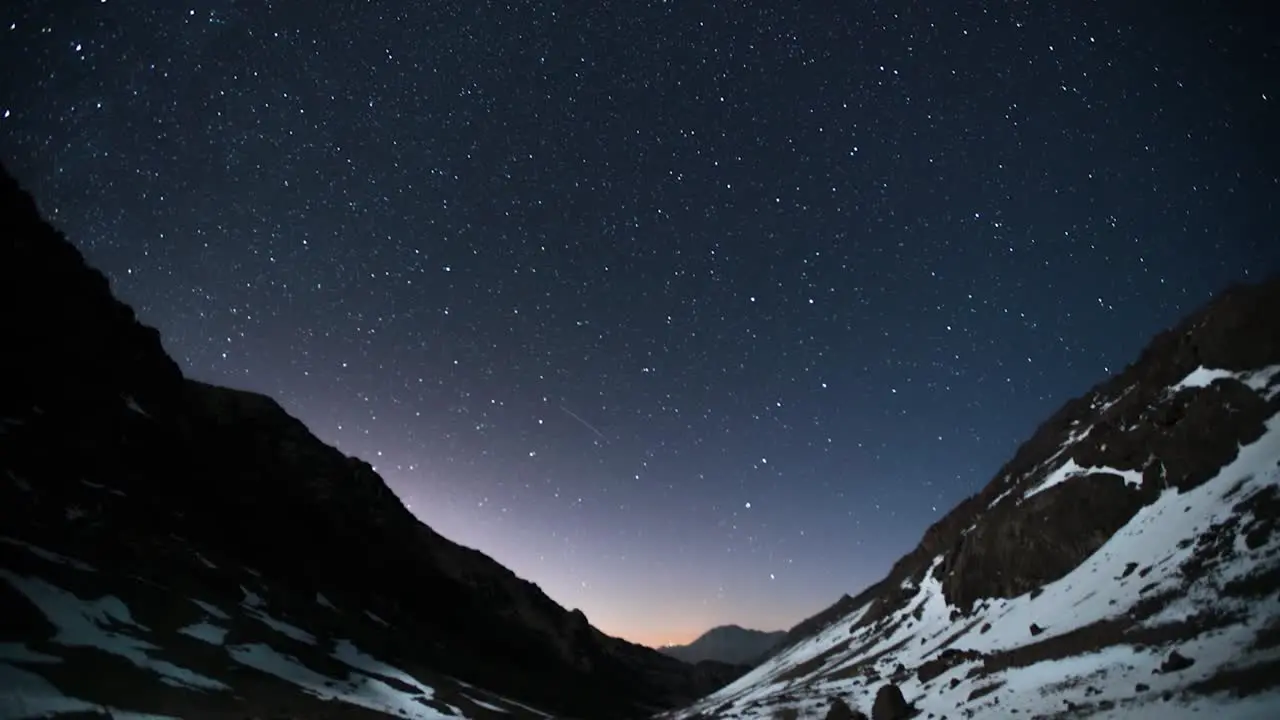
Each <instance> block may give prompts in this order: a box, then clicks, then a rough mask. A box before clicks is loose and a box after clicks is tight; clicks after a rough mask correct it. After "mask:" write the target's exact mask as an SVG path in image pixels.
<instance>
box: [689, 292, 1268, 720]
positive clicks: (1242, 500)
mask: <svg viewBox="0 0 1280 720" xmlns="http://www.w3.org/2000/svg"><path fill="white" fill-rule="evenodd" d="M1278 318H1280V278H1273V279H1270V280H1268V281H1266V282H1263V283H1259V284H1256V285H1243V286H1238V287H1234V288H1231V289H1229V290H1228V291H1226V292H1224V293H1222V294H1221V295H1220V296H1219V297H1217V298H1215V299H1214V300H1213V301H1212V302H1210V303H1209V304H1208V305H1206V306H1205V307H1204V308H1203V309H1201V310H1199V311H1198V312H1196V313H1194V314H1193V315H1191V316H1190V317H1189V318H1187V319H1186V320H1185V321H1183V322H1182V323H1180V324H1179V325H1178V326H1176V327H1174V328H1172V329H1170V330H1168V331H1166V332H1163V333H1161V334H1159V335H1158V336H1156V337H1155V339H1154V340H1153V341H1152V342H1151V343H1150V344H1149V345H1148V347H1147V348H1146V349H1145V350H1144V351H1143V353H1142V354H1141V356H1140V357H1139V358H1138V359H1137V360H1136V361H1135V362H1133V363H1132V364H1130V365H1129V366H1128V367H1126V368H1125V369H1124V370H1123V371H1122V372H1120V373H1119V374H1117V375H1116V376H1114V377H1112V378H1110V379H1109V380H1107V381H1106V382H1103V383H1101V384H1100V385H1098V386H1096V387H1095V388H1093V389H1092V390H1091V391H1090V392H1089V393H1087V394H1086V395H1084V396H1083V397H1080V398H1077V399H1074V400H1072V401H1070V402H1068V403H1067V404H1066V405H1064V406H1063V407H1062V408H1061V409H1060V410H1059V411H1058V412H1056V413H1055V414H1054V415H1053V416H1052V417H1050V418H1049V420H1048V421H1046V422H1045V423H1044V424H1043V425H1041V427H1040V428H1039V429H1038V430H1037V431H1036V432H1035V433H1034V434H1033V435H1032V437H1031V438H1030V439H1029V440H1028V441H1027V442H1026V443H1024V444H1023V445H1022V446H1021V447H1020V448H1019V450H1018V451H1017V453H1016V454H1015V455H1014V457H1013V458H1012V459H1011V460H1010V461H1009V462H1008V463H1007V464H1006V465H1005V466H1004V467H1003V468H1001V470H1000V471H999V472H998V473H997V475H996V476H995V478H994V479H993V480H992V481H991V482H990V483H989V484H988V485H987V486H986V487H985V488H983V490H982V491H981V492H979V493H978V494H976V495H974V496H972V497H970V498H968V499H967V500H965V501H964V502H962V503H960V505H958V506H957V507H956V508H955V509H953V510H952V511H951V512H950V513H948V514H947V515H946V516H945V517H943V518H942V519H941V520H939V521H938V522H937V523H935V524H934V525H933V526H932V527H930V528H929V529H928V530H927V531H926V532H925V533H924V537H923V538H922V539H921V542H920V544H919V545H918V546H917V547H916V548H915V549H914V550H913V551H911V552H910V553H908V554H907V555H906V556H904V557H903V558H902V559H901V560H899V561H898V562H897V563H896V564H895V565H894V566H893V568H892V569H891V570H890V572H889V573H888V575H887V576H886V577H885V578H884V579H883V580H882V581H880V582H879V583H876V584H875V585H873V586H872V587H870V588H868V589H867V590H866V591H864V592H863V593H861V594H860V595H859V596H858V597H857V598H849V597H848V596H846V597H845V598H842V599H841V601H840V602H838V603H836V605H833V606H832V607H831V608H829V609H828V610H826V611H824V612H823V613H821V614H820V615H819V616H815V617H814V618H811V619H810V620H808V621H805V622H804V623H801V624H800V625H799V626H797V629H795V630H793V632H792V633H790V634H789V636H788V642H787V643H786V644H785V645H784V646H783V647H782V648H781V649H780V650H779V652H778V653H776V654H775V655H774V656H773V657H772V658H770V660H769V661H767V662H765V663H764V664H763V665H761V666H760V667H758V668H756V669H755V670H753V671H752V672H751V673H749V674H748V675H746V676H744V677H743V678H741V679H739V680H738V681H736V682H734V683H732V684H731V685H730V686H728V687H726V688H724V689H722V690H721V691H719V692H717V693H714V694H713V695H711V696H710V697H709V698H706V699H704V700H703V701H701V702H699V703H697V704H695V705H694V706H692V707H690V708H689V709H687V710H686V711H684V712H683V713H677V714H676V715H673V716H672V717H681V718H693V717H702V718H756V717H774V716H782V715H790V714H793V713H794V714H795V716H796V717H824V716H825V713H828V712H837V710H834V709H833V708H834V707H835V705H834V704H833V703H835V701H837V700H838V701H839V703H840V704H844V705H847V706H849V707H851V708H862V709H864V710H866V711H870V712H871V713H872V717H875V718H888V717H906V716H914V715H916V714H920V715H921V716H925V717H943V716H946V717H985V716H990V715H992V714H995V715H1000V716H1012V715H1014V714H1024V715H1029V716H1033V717H1086V716H1093V715H1098V716H1109V715H1108V714H1114V715H1115V716H1123V717H1130V716H1132V715H1134V714H1135V713H1137V714H1139V716H1142V715H1141V714H1142V713H1149V714H1150V715H1151V716H1152V717H1161V718H1166V717H1181V716H1183V715H1184V714H1185V715H1190V714H1194V713H1196V712H1199V711H1202V710H1205V709H1206V708H1210V707H1216V706H1218V705H1222V706H1225V707H1230V708H1231V712H1232V713H1234V714H1232V715H1231V716H1232V717H1247V716H1248V717H1251V716H1257V717H1275V716H1277V715H1280V692H1278V691H1280V687H1277V681H1276V678H1280V672H1277V670H1280V665H1277V664H1276V663H1277V662H1280V652H1278V651H1277V639H1278V636H1277V629H1278V628H1280V533H1277V532H1276V526H1277V522H1280V414H1278V413H1280V320H1278ZM1153 673H1154V674H1153ZM890 687H892V688H894V692H899V693H901V694H903V695H904V696H905V700H904V703H902V704H901V706H900V707H898V709H897V710H889V709H885V708H886V707H888V706H890V705H896V704H895V703H894V702H892V701H891V700H882V692H888V691H886V690H885V688H890ZM890 695H892V693H890ZM886 703H887V704H886ZM1251 713H1255V714H1256V715H1254V714H1251Z"/></svg>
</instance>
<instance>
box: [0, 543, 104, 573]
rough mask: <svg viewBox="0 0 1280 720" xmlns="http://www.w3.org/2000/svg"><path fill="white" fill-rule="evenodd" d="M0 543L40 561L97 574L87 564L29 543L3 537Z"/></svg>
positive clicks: (94, 569)
mask: <svg viewBox="0 0 1280 720" xmlns="http://www.w3.org/2000/svg"><path fill="white" fill-rule="evenodd" d="M0 542H2V543H7V544H9V545H13V546H14V547H20V548H22V549H23V550H26V551H27V552H29V553H31V554H32V555H35V556H36V557H38V558H40V559H41V560H47V561H49V562H51V563H57V564H59V565H66V566H67V567H72V568H75V569H76V570H80V571H83V572H97V569H96V568H94V567H93V566H92V565H90V564H88V563H85V562H80V561H79V560H76V559H75V558H73V557H68V556H66V555H60V554H58V553H56V552H53V551H52V550H45V549H44V548H42V547H39V546H36V545H32V544H31V543H27V542H23V541H21V540H16V539H14V538H11V537H4V536H0Z"/></svg>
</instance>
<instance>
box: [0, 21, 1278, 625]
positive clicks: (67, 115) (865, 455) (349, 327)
mask: <svg viewBox="0 0 1280 720" xmlns="http://www.w3.org/2000/svg"><path fill="white" fill-rule="evenodd" d="M266 5H268V7H263V6H260V5H259V3H255V2H241V1H237V0H200V1H196V2H173V1H172V0H138V1H136V2H135V1H131V2H125V1H123V0H110V1H106V0H102V1H99V0H82V1H80V2H62V3H49V2H35V1H34V0H17V1H16V2H15V1H14V0H8V1H7V2H4V3H3V5H0V23H2V24H0V159H3V161H4V162H5V163H6V164H8V166H9V167H10V169H11V171H13V172H14V173H15V174H16V175H17V176H18V177H19V179H20V180H21V181H22V182H23V183H24V184H25V185H26V186H27V187H28V188H29V189H30V190H31V191H32V192H33V193H34V194H35V195H36V197H37V199H38V201H39V202H40V204H41V206H42V208H43V209H44V211H45V212H46V213H47V214H48V215H49V216H50V217H51V218H52V219H53V221H54V222H55V224H56V225H58V226H59V227H60V228H61V229H63V230H64V231H65V232H66V233H67V234H68V235H69V236H70V238H71V239H72V240H73V241H74V242H75V243H76V244H77V245H78V246H79V247H81V248H82V249H83V250H84V252H85V253H86V255H87V256H88V258H89V260H90V262H91V263H93V264H94V265H96V266H98V267H100V268H102V269H103V270H104V271H105V272H106V273H107V274H108V276H109V277H110V278H111V280H112V282H113V287H114V288H115V291H116V293H117V294H118V295H119V296H120V297H121V298H122V299H124V300H125V301H126V302H129V303H130V304H132V305H133V306H134V307H135V308H136V309H137V310H138V312H139V315H140V317H141V318H142V320H143V321H144V322H147V323H149V324H152V325H155V326H156V327H158V328H159V329H160V331H161V333H162V334H163V336H164V339H165V346H166V348H167V349H168V350H169V352H170V353H171V354H172V355H173V356H174V357H175V359H176V360H177V361H178V362H179V363H180V364H181V366H182V367H183V368H184V370H185V371H186V372H187V373H188V374H189V375H190V376H192V377H195V378H198V379H201V380H206V381H211V382H216V383H220V384H225V385H231V386H235V387H241V388H248V389H252V390H256V391H261V392H264V393H268V394H270V395H272V396H274V397H276V398H277V399H279V400H280V401H281V403H282V404H283V405H284V407H285V408H286V409H287V410H289V411H290V412H291V413H293V414H295V415H297V416H298V417H300V418H302V419H303V420H304V421H305V422H306V423H307V424H308V425H309V426H310V427H311V429H312V430H313V431H314V432H315V433H316V434H317V435H318V436H319V437H320V438H322V439H323V440H325V441H327V442H330V443H334V444H336V445H337V446H338V447H339V448H340V449H342V450H343V451H344V452H346V453H349V454H353V455H358V456H361V457H364V458H366V459H368V460H369V461H370V462H372V463H373V464H374V465H375V467H376V468H377V470H378V471H379V473H381V474H382V476H383V477H384V478H385V479H386V481H387V482H388V484H390V486H391V487H392V488H393V489H394V490H395V491H396V492H397V493H398V494H399V495H400V497H401V498H403V499H404V501H405V503H406V504H407V505H409V507H410V508H411V509H412V510H413V512H414V513H416V514H417V516H418V517H420V518H421V519H422V520H423V521H424V522H426V523H428V524H430V525H431V526H433V527H434V528H436V529H437V530H439V531H440V532H442V533H443V534H444V535H446V536H447V537H450V538H452V539H454V540H456V541H458V542H461V543H463V544H465V545H469V546H473V547H477V548H479V549H481V550H483V551H485V552H487V553H488V554H490V555H492V556H493V557H494V558H496V559H497V560H498V561H500V562H502V563H503V564H504V565H506V566H508V567H510V568H512V569H513V570H515V571H516V572H517V573H518V574H520V575H521V576H523V577H525V578H528V579H530V580H532V581H534V582H537V583H538V584H539V585H540V586H541V587H542V588H543V589H544V590H546V591H547V593H548V594H550V595H551V597H552V598H554V599H555V600H556V601H558V602H560V603H561V604H563V605H565V606H567V607H578V608H581V609H582V610H583V611H584V612H585V613H586V614H587V617H588V618H589V619H590V620H591V621H592V622H593V623H594V624H596V625H597V626H598V627H599V628H601V629H602V630H604V631H606V632H608V633H611V634H616V635H621V636H623V637H626V638H629V639H633V640H636V641H640V642H645V643H650V644H654V643H661V642H673V641H687V640H689V639H691V638H692V637H693V636H695V635H697V634H698V633H700V632H701V631H703V630H706V629H707V628H709V627H711V626H712V625H716V624H721V623H729V622H736V623H739V624H743V625H746V626H751V627H758V628H761V629H777V628H782V627H787V626H790V625H791V624H793V623H795V622H797V621H799V620H800V619H802V618H803V617H805V616H807V615H809V614H811V613H813V612H815V611H817V610H818V609H820V608H822V607H824V606H826V605H828V604H830V603H831V602H833V601H834V600H836V598H838V597H839V595H840V594H841V593H844V592H850V593H853V592H857V591H858V590H860V589H861V588H862V587H864V586H865V585H866V584H868V583H870V582H874V581H875V580H878V579H879V578H880V577H881V576H882V574H883V573H884V572H886V571H887V569H888V568H889V566H890V565H891V564H892V562H893V561H894V560H896V559H897V558H898V557H899V556H900V555H901V554H902V553H904V552H906V551H907V550H909V549H910V548H911V547H913V546H914V545H915V543H916V542H917V541H918V540H919V537H920V535H921V533H922V532H923V531H924V529H925V528H926V527H927V525H928V524H929V523H931V522H933V521H934V520H936V519H938V518H939V517H941V516H942V515H943V514H944V513H945V512H946V511H948V510H949V509H950V508H951V507H952V506H954V505H955V504H956V503H957V502H958V501H960V500H961V499H963V498H964V497H965V496H967V495H969V494H971V493H973V492H976V491H977V490H978V489H980V488H981V487H982V486H983V485H984V484H985V483H986V482H987V481H988V480H990V478H991V477H992V476H993V475H994V473H995V472H996V470H997V469H998V468H999V466H1000V465H1001V464H1002V463H1003V462H1004V461H1005V460H1007V459H1008V458H1009V457H1010V455H1011V453H1012V452H1013V450H1014V449H1015V448H1016V447H1017V445H1018V443H1020V442H1021V441H1023V440H1025V439H1026V438H1027V437H1029V436H1030V434H1031V433H1032V431H1033V430H1034V429H1035V427H1036V426H1037V425H1038V424H1039V422H1040V421H1042V420H1043V419H1044V418H1045V417H1047V416H1048V414H1049V413H1051V412H1052V411H1053V410H1055V409H1056V408H1057V407H1058V406H1059V405H1060V404H1061V403H1063V402H1064V401H1066V400H1068V399H1069V398H1071V397H1073V396H1076V395H1079V394H1081V393H1083V392H1084V391H1086V390H1087V389H1088V388H1089V387H1090V386H1092V385H1093V384H1094V383H1096V382H1098V381H1101V380H1103V379H1105V378H1106V377H1107V376H1108V375H1109V374H1111V373H1113V372H1116V371H1118V370H1119V369H1120V368H1122V367H1123V366H1124V364H1125V363H1127V362H1128V361H1130V360H1132V359H1133V358H1134V357H1136V355H1137V353H1138V352H1139V350H1140V349H1141V348H1142V346H1143V345H1145V343H1146V341H1147V340H1148V339H1149V338H1150V336H1151V335H1153V334H1154V333H1155V332H1157V331H1159V330H1161V329H1162V328H1164V327H1167V326H1168V325H1170V324H1172V323H1173V322H1175V321H1176V320H1178V319H1179V318H1180V317H1181V316H1182V315H1184V314H1185V313H1187V312H1189V311H1190V310H1192V309H1194V308H1195V307H1197V306H1198V305H1200V304H1201V303H1202V302H1204V301H1205V300H1206V299H1207V298H1208V297H1209V295H1210V294H1212V293H1214V292H1216V291H1219V290H1221V289H1222V288H1224V287H1225V286H1226V285H1228V284H1230V283H1232V282H1237V281H1241V280H1248V279H1258V278H1260V277H1261V276H1262V275H1264V274H1266V273H1269V272H1275V271H1276V270H1277V269H1280V238H1277V228H1278V227H1280V208H1278V207H1277V205H1278V201H1277V198H1278V197H1280V150H1278V145H1277V142H1278V141H1277V131H1276V128H1280V109H1278V108H1277V100H1278V99H1280V50H1278V49H1277V39H1276V35H1275V30H1274V28H1275V27H1276V24H1275V22H1274V21H1275V18H1271V17H1264V16H1263V15H1262V14H1261V13H1262V12H1264V6H1266V5H1267V3H1221V2H1208V1H1206V2H1202V3H1190V2H1170V3H1160V4H1159V8H1158V9H1157V8H1156V7H1155V6H1152V5H1151V4H1149V3H1147V4H1142V3H1119V2H1099V3H1091V2H1058V3H1047V2H935V3H907V2H859V3H817V2H800V3H782V2H778V3H759V4H752V3H744V2H732V3H714V4H713V3H699V2H693V1H691V0H686V1H684V2H658V1H653V2H646V3H641V2H636V3H630V2H616V3H600V2H568V3H565V2H556V1H554V0H551V1H548V2H528V3H520V2H515V3H509V4H501V3H480V2H457V3H443V2H421V3H408V2H403V3H392V2H382V3H377V2H347V3H337V2H326V1H323V0H305V1H304V0H276V1H275V2H270V3H267V4H266ZM929 6H933V7H929ZM1249 6H1254V7H1257V8H1259V9H1258V10H1255V11H1253V12H1255V13H1258V14H1255V15H1254V16H1252V17H1249V16H1246V15H1242V14H1237V15H1234V16H1231V15H1227V14H1225V13H1226V12H1227V10H1226V8H1230V7H1234V8H1235V9H1236V10H1238V11H1239V10H1241V8H1244V7H1249Z"/></svg>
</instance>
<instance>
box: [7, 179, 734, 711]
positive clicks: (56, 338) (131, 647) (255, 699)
mask: <svg viewBox="0 0 1280 720" xmlns="http://www.w3.org/2000/svg"><path fill="white" fill-rule="evenodd" d="M740 673H741V669H738V668H733V667H729V666H725V665H722V664H712V663H703V664H699V665H698V666H692V665H689V664H686V663H682V662H680V661H678V660H675V659H674V658H670V657H667V656H665V655H663V654H661V653H659V652H657V651H655V650H652V649H649V648H644V647H640V646H638V645H634V644H631V643H627V642H625V641H622V640H619V639H617V638H612V637H608V636H606V635H604V634H603V633H601V632H599V631H598V630H596V629H595V628H593V627H592V626H591V624H590V622H589V621H588V619H587V618H586V617H585V616H584V615H583V613H581V612H579V611H576V610H575V611H570V610H567V609H565V608H563V607H560V606H559V605H557V604H556V603H555V602H553V601H552V600H551V599H550V598H548V597H547V596H546V595H545V594H544V593H543V592H542V591H541V590H540V589H539V588H538V587H537V586H536V585H534V584H533V583H530V582H527V581H525V580H523V579H521V578H519V577H517V576H516V575H515V574H514V573H512V572H511V571H510V570H508V569H506V568H504V567H502V566H501V565H499V564H498V563H497V562H495V561H494V560H493V559H491V558H489V557H487V556H485V555H484V554H482V553H480V552H478V551H475V550H472V549H469V548H465V547H462V546H459V545H457V544H455V543H453V542H450V541H449V540H448V539H446V538H444V537H441V536H440V535H439V534H438V533H435V532H434V531H433V530H431V528H429V527H427V526H425V525H423V524H422V523H421V522H419V521H418V520H417V519H416V518H415V517H414V516H413V515H412V514H411V513H410V512H409V511H408V510H407V509H406V508H405V507H404V505H403V504H402V503H401V502H400V500H399V499H398V498H397V497H396V496H395V495H394V494H393V493H392V492H391V491H390V490H389V489H388V488H387V486H386V484H385V483H384V482H383V481H382V479H381V478H380V477H379V476H378V475H377V473H376V472H374V470H373V468H372V467H370V466H369V465H368V464H367V463H364V462H362V461H360V460H358V459H355V458H349V457H347V456H345V455H343V454H342V453H341V452H339V451H338V450H336V449H335V448H333V447H330V446H327V445H325V444H324V443H322V442H321V441H319V440H318V439H317V438H316V437H314V436H313V435H312V434H311V433H310V432H309V431H308V429H307V428H306V427H305V426H304V425H303V424H302V423H301V422H299V421H298V420H297V419H295V418H293V417H291V416H289V415H288V413H286V412H285V411H284V409H283V408H281V407H280V406H279V405H278V404H277V403H276V402H274V401H273V400H271V399H270V398H267V397H265V396H262V395H257V394H254V393H249V392H243V391H238V390H232V389H228V388H222V387H216V386H212V385H207V384H204V383H200V382H196V381H193V380H190V379H188V378H185V377H183V375H182V372H181V370H180V369H179V368H178V366H177V365H176V364H175V363H174V362H173V361H172V360H171V359H170V358H169V357H168V356H167V355H166V354H165V352H164V350H163V348H162V347H161V343H160V339H159V336H158V334H157V333H156V332H155V330H153V329H151V328H147V327H145V326H143V325H141V324H139V323H138V322H137V321H136V319H135V317H134V314H133V311H132V310H130V309H129V308H128V307H127V306H125V305H124V304H122V303H120V302H119V301H118V300H116V299H115V298H114V297H113V296H112V295H111V291H110V288H109V286H108V283H107V281H106V278H105V277H103V276H102V274H101V273H98V272H97V271H95V270H93V269H92V268H90V267H88V266H87V265H86V264H85V262H84V259H83V257H82V256H81V255H80V253H79V252H78V251H77V250H76V249H75V248H74V247H73V246H71V245H70V244H69V243H67V242H66V241H65V239H63V238H62V237H61V236H60V235H59V234H58V233H57V232H56V231H54V230H53V229H52V228H51V227H49V226H48V225H47V224H46V223H45V222H44V221H43V220H42V219H41V218H40V216H39V214H38V212H37V211H36V207H35V203H34V202H33V201H32V199H31V198H30V197H29V196H27V195H26V194H25V193H23V192H21V190H19V189H18V187H17V185H16V183H15V182H14V181H13V179H12V178H11V177H9V176H8V174H7V173H5V172H3V168H0V718H3V719H6V720H7V719H8V718H17V717H39V716H43V715H44V714H46V713H47V712H54V711H60V710H68V711H90V712H91V711H92V709H94V708H114V710H113V711H112V712H115V713H116V714H120V715H126V714H127V713H140V714H144V715H145V714H154V715H166V716H176V717H183V718H204V717H237V718H244V717H308V718H311V717H333V718H346V717H351V718H369V717H385V716H388V715H390V716H394V717H416V718H439V717H449V718H459V717H467V718H482V717H503V718H512V717H538V716H539V715H540V714H541V713H540V712H539V711H538V710H531V709H529V707H535V708H539V709H541V710H544V711H546V712H548V713H552V714H555V715H557V716H564V717H575V718H603V719H608V720H614V719H615V718H639V717H648V716H650V715H652V714H653V713H654V712H656V711H659V710H663V709H667V708H671V707H678V706H680V705H682V704H686V703H688V702H691V701H692V700H694V699H696V698H697V697H700V696H702V695H704V694H706V693H707V692H709V691H711V690H713V689H715V688H717V687H721V686H723V685H724V684H725V683H726V682H728V681H729V680H731V679H732V678H734V677H736V676H737V675H738V674H740ZM481 688H483V689H481ZM526 706H528V707H526ZM117 711H118V712H117Z"/></svg>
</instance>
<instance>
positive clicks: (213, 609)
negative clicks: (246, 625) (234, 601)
mask: <svg viewBox="0 0 1280 720" xmlns="http://www.w3.org/2000/svg"><path fill="white" fill-rule="evenodd" d="M191 602H193V603H195V604H196V607H198V608H200V609H201V610H203V611H205V612H207V613H209V614H210V615H212V616H214V617H216V618H218V619H219V620H230V619H231V616H230V615H228V614H226V613H225V612H223V611H222V609H221V608H219V607H218V606H217V605H214V604H213V603H207V602H205V601H203V600H196V599H194V598H193V599H192V600H191Z"/></svg>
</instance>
